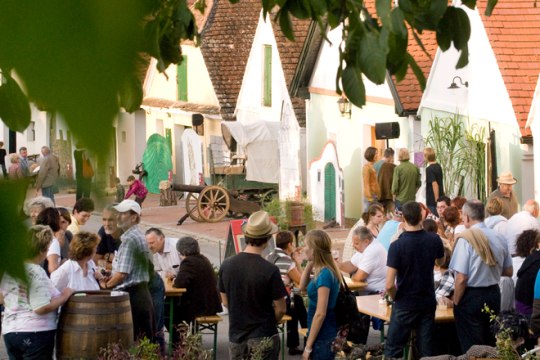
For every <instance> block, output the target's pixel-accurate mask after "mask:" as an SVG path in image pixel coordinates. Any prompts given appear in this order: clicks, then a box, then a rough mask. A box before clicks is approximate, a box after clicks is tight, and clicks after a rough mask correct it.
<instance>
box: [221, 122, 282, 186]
mask: <svg viewBox="0 0 540 360" xmlns="http://www.w3.org/2000/svg"><path fill="white" fill-rule="evenodd" d="M279 126H280V123H279V122H269V121H256V122H253V123H250V124H241V123H239V122H236V121H224V122H222V123H221V129H222V132H223V138H224V140H225V142H226V143H227V144H228V145H230V139H228V134H230V135H231V136H232V137H233V138H234V140H236V143H237V144H238V147H241V148H242V150H243V152H244V153H245V155H246V157H247V161H246V180H249V181H259V182H266V183H275V184H277V183H278V181H279V147H278V138H279Z"/></svg>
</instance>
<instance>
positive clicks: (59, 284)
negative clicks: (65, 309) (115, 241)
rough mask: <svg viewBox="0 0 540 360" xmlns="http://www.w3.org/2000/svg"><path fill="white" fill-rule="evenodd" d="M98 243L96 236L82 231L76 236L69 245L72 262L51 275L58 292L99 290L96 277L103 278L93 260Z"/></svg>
mask: <svg viewBox="0 0 540 360" xmlns="http://www.w3.org/2000/svg"><path fill="white" fill-rule="evenodd" d="M98 243H99V237H98V236H97V235H96V234H93V233H90V232H86V231H81V232H80V233H78V234H76V235H75V237H74V238H73V241H72V242H71V244H70V245H69V252H70V260H68V261H66V262H65V263H63V264H62V265H61V266H60V267H59V268H58V269H57V270H56V271H55V272H53V273H52V274H51V280H52V282H53V284H54V286H56V288H57V289H58V290H60V291H62V290H63V289H65V288H66V287H69V288H72V289H73V290H75V291H82V290H99V283H98V281H97V279H96V277H97V278H101V274H99V273H97V272H96V264H95V263H94V260H92V259H93V258H94V255H95V254H96V248H97V245H98Z"/></svg>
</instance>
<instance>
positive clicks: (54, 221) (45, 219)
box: [36, 208, 64, 276]
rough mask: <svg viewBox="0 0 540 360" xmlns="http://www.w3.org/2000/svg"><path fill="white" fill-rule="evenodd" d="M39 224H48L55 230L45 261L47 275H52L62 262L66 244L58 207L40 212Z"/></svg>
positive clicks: (37, 222)
mask: <svg viewBox="0 0 540 360" xmlns="http://www.w3.org/2000/svg"><path fill="white" fill-rule="evenodd" d="M36 224H38V225H48V226H49V227H50V228H51V230H52V231H53V239H52V242H51V246H50V247H49V251H48V252H47V258H46V261H45V262H44V263H43V266H44V269H45V271H46V272H47V275H49V276H50V275H51V274H52V273H53V272H54V271H55V270H56V269H58V267H59V266H60V264H61V262H62V246H64V232H63V231H62V229H61V228H60V214H59V213H58V210H56V208H47V209H45V210H43V211H42V212H40V213H39V215H38V216H37V219H36Z"/></svg>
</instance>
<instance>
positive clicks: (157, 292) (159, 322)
mask: <svg viewBox="0 0 540 360" xmlns="http://www.w3.org/2000/svg"><path fill="white" fill-rule="evenodd" d="M148 290H149V291H150V295H151V296H152V304H153V305H154V318H155V320H156V341H157V343H158V344H159V347H160V349H161V351H162V353H165V350H166V348H165V334H164V333H163V326H164V325H165V319H164V309H165V284H164V283H163V280H162V279H161V276H159V275H158V273H156V272H154V275H153V276H152V277H151V278H150V282H149V283H148Z"/></svg>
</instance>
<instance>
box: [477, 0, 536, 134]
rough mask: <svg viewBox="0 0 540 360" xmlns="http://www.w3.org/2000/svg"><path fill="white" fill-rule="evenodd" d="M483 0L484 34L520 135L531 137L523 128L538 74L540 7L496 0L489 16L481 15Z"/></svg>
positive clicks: (525, 0)
mask: <svg viewBox="0 0 540 360" xmlns="http://www.w3.org/2000/svg"><path fill="white" fill-rule="evenodd" d="M486 3H487V1H486V0H478V2H477V5H478V9H479V11H480V14H481V17H482V20H483V21H484V27H485V29H486V33H487V36H488V38H489V40H490V42H491V47H492V48H493V52H494V53H495V57H496V58H497V63H498V65H499V69H500V70H501V74H502V76H503V80H504V83H505V84H506V88H507V90H508V94H509V95H510V100H511V101H512V105H513V107H514V111H515V113H516V118H517V121H518V124H519V128H520V130H521V135H522V136H531V130H530V129H525V124H526V122H527V116H528V115H529V111H530V108H531V103H532V100H533V96H534V89H535V87H536V83H537V81H538V74H540V45H539V44H540V7H537V6H535V1H529V0H504V1H499V3H498V4H497V6H496V7H495V10H494V11H493V14H492V15H491V16H490V17H486V16H485V15H484V11H485V8H486Z"/></svg>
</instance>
